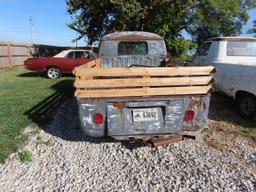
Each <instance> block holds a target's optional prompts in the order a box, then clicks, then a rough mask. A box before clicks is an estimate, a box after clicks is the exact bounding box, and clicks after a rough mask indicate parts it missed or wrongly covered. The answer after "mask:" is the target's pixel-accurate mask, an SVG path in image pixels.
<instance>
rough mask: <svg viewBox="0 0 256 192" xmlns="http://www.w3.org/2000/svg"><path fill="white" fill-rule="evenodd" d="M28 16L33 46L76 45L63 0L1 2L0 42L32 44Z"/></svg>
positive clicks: (255, 15)
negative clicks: (31, 25)
mask: <svg viewBox="0 0 256 192" xmlns="http://www.w3.org/2000/svg"><path fill="white" fill-rule="evenodd" d="M29 16H31V17H32V23H33V27H32V31H33V33H32V34H33V43H39V44H48V45H58V46H75V43H74V42H72V40H73V39H75V37H76V32H75V31H74V30H71V29H70V28H68V27H67V23H70V22H71V21H72V19H71V16H70V15H69V14H68V13H67V8H66V4H65V0H0V41H14V42H24V43H31V42H32V40H31V36H30V30H29ZM249 16H250V19H249V21H248V22H247V24H246V25H245V26H244V28H243V33H246V31H247V30H248V29H249V28H251V27H253V23H252V22H253V20H255V19H256V9H253V10H250V11H249ZM185 36H186V34H185ZM242 36H248V35H246V34H242ZM85 45H86V44H85V42H84V41H83V40H80V41H78V46H85Z"/></svg>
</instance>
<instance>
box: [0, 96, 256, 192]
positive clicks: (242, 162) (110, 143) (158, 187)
mask: <svg viewBox="0 0 256 192" xmlns="http://www.w3.org/2000/svg"><path fill="white" fill-rule="evenodd" d="M75 103H76V102H75V100H74V99H70V100H67V101H66V102H65V103H63V104H62V105H61V106H60V107H59V108H58V109H57V110H56V113H55V116H54V117H53V120H52V121H51V123H50V124H49V125H47V126H45V127H44V128H43V130H41V131H40V132H39V133H38V134H37V135H34V136H32V137H31V139H30V140H29V142H28V144H27V145H26V146H25V149H27V150H29V151H31V152H32V154H33V160H32V162H28V163H21V162H20V161H19V160H18V155H17V154H13V155H11V156H10V158H9V159H7V161H6V163H5V164H4V165H0V191H5V192H8V191H20V192H22V191H256V149H255V144H254V143H253V142H251V141H249V140H247V139H244V138H241V137H239V136H237V135H235V134H233V133H232V132H228V134H227V133H226V132H220V131H216V130H217V129H216V125H217V126H222V124H220V125H219V124H218V120H216V118H213V120H209V122H208V125H207V126H206V128H205V129H203V130H201V131H198V132H195V133H193V135H195V136H196V140H184V141H181V142H179V143H174V144H171V145H168V146H164V147H159V148H149V147H145V146H141V145H140V144H138V143H128V142H117V141H114V140H112V139H103V140H101V139H93V138H89V137H86V136H85V135H83V134H82V132H81V130H79V129H78V127H79V125H78V120H77V112H76V104H75ZM210 116H212V114H210Z"/></svg>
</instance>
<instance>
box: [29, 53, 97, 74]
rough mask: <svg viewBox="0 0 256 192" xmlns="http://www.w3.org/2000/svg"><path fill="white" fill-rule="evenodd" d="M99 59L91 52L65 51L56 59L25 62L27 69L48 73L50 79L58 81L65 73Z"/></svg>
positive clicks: (55, 57) (32, 59)
mask: <svg viewBox="0 0 256 192" xmlns="http://www.w3.org/2000/svg"><path fill="white" fill-rule="evenodd" d="M95 58H97V54H96V53H94V52H93V51H91V50H65V51H62V52H60V53H58V54H57V55H55V56H54V57H48V58H29V59H27V60H26V61H25V62H24V65H25V68H27V69H29V70H32V71H38V72H46V75H47V77H48V78H50V79H56V78H58V77H60V76H61V74H64V73H72V71H73V69H74V68H75V67H77V66H80V65H83V64H86V63H88V62H90V61H92V60H93V59H95Z"/></svg>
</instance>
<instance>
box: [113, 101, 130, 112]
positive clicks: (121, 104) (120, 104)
mask: <svg viewBox="0 0 256 192" xmlns="http://www.w3.org/2000/svg"><path fill="white" fill-rule="evenodd" d="M113 106H114V107H115V108H118V109H119V110H122V109H123V108H125V107H126V106H127V105H126V103H114V104H113Z"/></svg>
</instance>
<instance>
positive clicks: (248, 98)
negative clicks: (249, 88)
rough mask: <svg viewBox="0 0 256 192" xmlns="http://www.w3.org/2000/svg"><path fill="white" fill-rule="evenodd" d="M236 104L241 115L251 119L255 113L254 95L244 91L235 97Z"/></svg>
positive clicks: (255, 101)
mask: <svg viewBox="0 0 256 192" xmlns="http://www.w3.org/2000/svg"><path fill="white" fill-rule="evenodd" d="M237 105H238V111H239V113H240V115H241V116H243V117H246V118H250V119H252V118H253V117H254V116H255V115H256V98H255V96H253V95H251V94H249V93H244V94H242V95H240V96H239V97H238V98H237Z"/></svg>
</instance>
